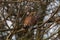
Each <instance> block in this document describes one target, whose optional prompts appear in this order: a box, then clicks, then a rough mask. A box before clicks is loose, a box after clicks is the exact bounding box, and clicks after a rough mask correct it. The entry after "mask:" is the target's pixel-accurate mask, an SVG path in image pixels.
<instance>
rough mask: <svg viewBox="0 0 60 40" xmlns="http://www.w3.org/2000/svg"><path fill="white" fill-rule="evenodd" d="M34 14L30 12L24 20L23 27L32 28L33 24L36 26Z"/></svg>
mask: <svg viewBox="0 0 60 40" xmlns="http://www.w3.org/2000/svg"><path fill="white" fill-rule="evenodd" d="M34 14H35V12H31V13H30V14H29V15H28V16H27V17H26V18H25V20H24V23H23V24H24V27H26V26H33V25H34V24H36V21H37V20H36V18H35V16H34Z"/></svg>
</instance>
